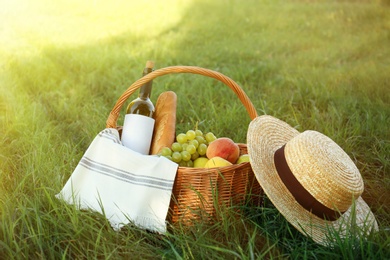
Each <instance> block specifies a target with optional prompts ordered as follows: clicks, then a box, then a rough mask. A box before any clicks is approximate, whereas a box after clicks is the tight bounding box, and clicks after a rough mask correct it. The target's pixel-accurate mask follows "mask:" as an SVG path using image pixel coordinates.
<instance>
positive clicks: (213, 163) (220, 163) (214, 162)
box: [204, 156, 232, 168]
mask: <svg viewBox="0 0 390 260" xmlns="http://www.w3.org/2000/svg"><path fill="white" fill-rule="evenodd" d="M229 165H232V163H231V162H229V161H228V160H225V159H223V158H221V157H218V156H216V157H213V158H211V159H210V160H208V162H207V163H206V164H205V166H204V167H205V168H216V167H225V166H229Z"/></svg>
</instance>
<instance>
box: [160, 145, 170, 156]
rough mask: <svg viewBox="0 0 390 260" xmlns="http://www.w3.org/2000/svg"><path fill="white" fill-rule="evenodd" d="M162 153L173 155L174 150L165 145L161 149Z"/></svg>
mask: <svg viewBox="0 0 390 260" xmlns="http://www.w3.org/2000/svg"><path fill="white" fill-rule="evenodd" d="M161 155H162V156H164V157H167V156H171V155H172V150H171V148H169V147H163V148H162V149H161Z"/></svg>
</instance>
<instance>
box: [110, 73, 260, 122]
mask: <svg viewBox="0 0 390 260" xmlns="http://www.w3.org/2000/svg"><path fill="white" fill-rule="evenodd" d="M171 73H192V74H199V75H203V76H207V77H210V78H214V79H217V80H219V81H221V82H222V83H224V84H225V85H227V86H228V87H229V88H230V89H232V90H233V91H234V93H235V94H236V95H237V97H238V98H239V99H240V100H241V102H242V104H243V105H244V106H245V108H246V110H247V112H248V114H249V116H250V118H251V120H253V119H255V118H256V117H257V112H256V109H255V107H254V106H253V104H252V102H251V101H250V99H249V97H248V96H247V95H246V94H245V92H244V91H243V90H242V88H241V87H240V86H239V85H238V84H237V83H236V82H234V81H233V80H232V79H231V78H229V77H227V76H225V75H223V74H222V73H220V72H216V71H213V70H209V69H204V68H201V67H196V66H171V67H165V68H161V69H157V70H155V71H152V72H151V73H149V74H147V75H145V76H143V77H142V78H140V79H138V80H137V81H135V82H134V83H133V84H132V85H131V86H130V87H129V88H128V89H127V90H126V91H125V92H124V93H123V94H122V95H121V96H120V97H119V99H118V101H117V102H116V104H115V106H114V107H113V109H112V110H111V112H110V115H109V116H108V119H107V121H106V127H107V128H116V122H117V120H118V117H119V112H120V110H121V108H122V106H123V104H124V103H125V101H126V100H127V99H128V98H129V97H130V96H131V95H132V94H133V93H134V92H135V91H136V90H137V89H138V88H140V87H141V86H142V85H144V84H145V83H146V82H149V81H151V80H153V79H155V78H157V77H159V76H164V75H167V74H171Z"/></svg>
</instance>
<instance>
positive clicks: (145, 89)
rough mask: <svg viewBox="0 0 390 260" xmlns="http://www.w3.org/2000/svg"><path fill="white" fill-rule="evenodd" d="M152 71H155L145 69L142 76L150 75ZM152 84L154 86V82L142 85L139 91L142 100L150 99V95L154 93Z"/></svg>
mask: <svg viewBox="0 0 390 260" xmlns="http://www.w3.org/2000/svg"><path fill="white" fill-rule="evenodd" d="M152 71H153V70H152V69H151V68H145V69H144V71H143V73H142V76H145V75H146V74H148V73H150V72H152ZM152 84H153V81H149V82H147V83H145V84H144V85H142V86H141V87H140V89H139V95H138V97H139V98H141V99H144V100H145V99H148V98H150V95H151V93H152Z"/></svg>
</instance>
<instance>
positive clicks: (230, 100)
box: [0, 0, 390, 259]
mask: <svg viewBox="0 0 390 260" xmlns="http://www.w3.org/2000/svg"><path fill="white" fill-rule="evenodd" d="M0 17H1V18H0V140H1V141H0V142H1V144H2V145H1V146H0V158H1V160H0V218H1V222H0V258H2V259H26V258H28V259H96V258H99V259H118V258H119V259H120V258H123V259H128V258H132V259H155V258H167V259H175V258H176V259H257V258H262V257H267V258H293V259H317V258H320V259H329V258H333V259H385V258H390V203H389V199H388V198H389V197H390V163H389V161H390V160H389V155H390V131H389V122H390V91H389V89H390V4H389V1H385V0H382V1H380V0H376V1H368V0H366V1H365V0H361V1H357V0H344V1H335V0H334V1H332V0H329V1H321V0H318V1H304V0H291V1H287V0H286V1H284V0H277V1H268V0H261V1H255V0H248V1H238V0H229V1H223V0H216V1H206V0H199V1H196V0H188V1H185V0H167V1H146V0H145V1H119V0H114V1H100V0H94V1H92V0H88V1H73V0H72V1H64V0H59V1H46V0H39V1H34V3H32V1H27V0H15V1H8V0H0ZM147 60H153V61H155V63H156V67H157V68H164V67H168V66H175V65H191V66H199V67H203V68H208V69H211V70H215V71H218V72H221V73H223V74H224V75H226V76H228V77H230V78H232V79H233V80H234V81H236V82H237V83H238V84H239V85H240V86H241V87H242V89H243V90H244V91H245V93H246V94H247V95H248V97H249V98H250V99H251V101H252V103H253V105H254V106H255V108H256V110H257V113H258V114H259V115H264V114H267V115H272V116H274V117H277V118H279V119H282V120H284V121H286V122H287V123H289V124H290V125H291V126H293V127H295V128H296V129H297V130H299V131H301V132H303V131H305V130H308V129H312V130H316V131H319V132H321V133H324V134H325V135H327V136H329V137H330V138H331V139H333V140H334V141H335V142H336V143H337V144H339V145H340V146H341V147H342V148H343V149H344V150H345V151H346V153H347V154H348V155H349V156H350V157H351V159H352V160H353V161H354V163H355V164H356V166H357V167H358V169H359V170H360V172H361V174H362V177H363V180H364V184H365V190H364V193H363V195H362V197H363V199H364V200H365V201H366V202H367V203H368V205H369V206H370V207H371V210H372V211H373V212H374V214H375V216H376V218H377V221H378V223H379V227H380V230H379V232H377V233H375V234H373V235H371V236H370V237H368V238H358V239H347V240H345V241H339V242H338V243H337V244H336V245H335V247H334V248H332V249H330V248H327V247H323V246H321V245H318V244H316V243H314V242H313V241H312V240H311V239H309V238H307V237H305V236H303V235H301V234H300V233H299V232H298V231H297V230H295V229H294V228H293V227H292V226H291V225H290V224H289V223H288V222H287V221H286V220H285V219H284V218H283V216H282V215H280V214H279V213H278V211H277V210H276V209H275V207H274V206H273V205H272V203H271V202H269V201H268V200H267V198H266V197H265V198H264V205H263V206H262V207H253V206H250V205H247V206H244V207H243V208H242V210H241V211H240V213H237V211H236V210H235V209H234V208H227V209H218V210H217V211H218V214H219V215H220V217H221V218H220V219H219V221H216V222H213V223H204V222H200V221H199V222H195V223H193V225H192V226H186V225H176V226H174V227H172V228H171V229H170V232H169V233H167V234H166V235H156V234H153V233H150V232H147V231H144V230H141V229H138V228H136V227H133V226H129V227H126V228H125V229H124V230H122V231H120V232H116V231H114V230H113V229H111V227H110V225H109V223H108V222H107V221H106V220H105V219H104V217H102V216H100V215H99V214H96V213H93V212H85V211H78V210H77V209H76V208H75V207H73V206H69V205H65V204H64V203H63V202H62V201H60V200H57V199H56V198H55V194H57V193H58V192H59V191H60V190H61V188H62V187H63V185H64V184H65V182H66V181H67V180H68V178H69V177H70V175H71V173H72V171H73V170H74V168H75V167H76V165H77V163H78V161H79V160H80V158H81V156H82V155H83V153H84V152H85V151H86V149H87V148H88V146H89V144H90V143H91V141H92V140H93V138H94V137H95V136H96V134H97V133H99V131H101V130H103V129H104V128H105V126H106V120H107V117H108V115H109V113H110V111H111V109H112V108H113V106H114V104H115V102H116V101H117V99H118V98H119V96H120V95H121V94H122V93H123V92H124V91H125V90H126V89H127V88H128V87H129V86H130V85H131V84H132V83H133V82H134V81H136V80H137V79H138V78H139V77H140V75H141V73H142V70H143V66H144V65H145V62H146V61H147ZM166 90H173V91H175V92H176V93H177V96H178V111H177V132H181V131H185V130H188V129H193V128H194V127H195V125H196V124H198V127H199V128H200V129H201V130H202V131H204V132H207V131H211V132H213V133H215V134H216V135H217V136H227V137H230V138H232V139H233V140H234V141H236V142H241V143H245V142H246V134H247V130H248V125H249V123H250V120H251V119H250V117H249V116H248V114H247V112H246V110H245V108H244V106H243V105H242V104H241V103H240V101H239V100H238V98H237V96H235V95H234V93H233V92H232V91H230V90H229V88H227V87H226V86H225V85H224V84H222V83H220V82H218V81H215V80H213V79H210V78H207V77H203V76H200V75H191V74H175V75H166V76H163V77H159V78H157V79H155V80H154V85H153V92H152V100H153V101H154V102H155V101H156V99H157V97H158V95H159V94H160V93H161V92H163V91H166ZM135 96H136V95H133V96H132V97H131V98H130V99H133V98H134V97H135ZM123 113H124V111H123ZM122 122H123V114H122V115H121V116H120V118H119V119H118V124H121V123H122Z"/></svg>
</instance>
